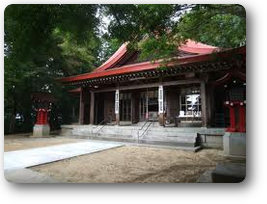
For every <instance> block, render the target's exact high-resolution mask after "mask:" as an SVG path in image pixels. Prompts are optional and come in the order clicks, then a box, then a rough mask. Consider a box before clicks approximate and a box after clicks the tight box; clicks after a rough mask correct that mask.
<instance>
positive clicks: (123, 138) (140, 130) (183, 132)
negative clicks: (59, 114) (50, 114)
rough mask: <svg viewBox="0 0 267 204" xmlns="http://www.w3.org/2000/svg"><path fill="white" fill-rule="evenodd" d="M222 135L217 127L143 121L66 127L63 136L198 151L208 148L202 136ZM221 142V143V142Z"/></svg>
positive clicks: (63, 129)
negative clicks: (119, 124)
mask: <svg viewBox="0 0 267 204" xmlns="http://www.w3.org/2000/svg"><path fill="white" fill-rule="evenodd" d="M223 132H224V130H223V129H218V128H210V129H207V128H199V127H195V128H181V127H179V128H178V127H162V126H159V125H158V123H156V122H142V123H138V124H135V125H129V126H118V125H98V126H97V125H69V126H68V125H64V126H62V134H61V135H65V136H69V137H72V138H81V139H95V140H110V141H119V142H131V143H138V144H146V145H160V146H172V147H179V148H185V149H191V150H197V149H198V148H200V147H201V146H203V145H204V146H206V145H205V144H203V141H206V140H207V139H205V140H204V139H203V135H201V134H222V135H223ZM211 139H212V138H211ZM217 139H218V137H215V138H214V139H213V140H215V142H217ZM220 139H222V138H220ZM209 140H210V139H209ZM209 140H208V141H209ZM221 141H222V140H219V143H221ZM211 142H213V141H211Z"/></svg>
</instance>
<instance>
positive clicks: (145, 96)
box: [139, 89, 159, 121]
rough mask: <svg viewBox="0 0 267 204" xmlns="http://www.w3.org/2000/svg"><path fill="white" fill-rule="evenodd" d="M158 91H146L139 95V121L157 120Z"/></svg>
mask: <svg viewBox="0 0 267 204" xmlns="http://www.w3.org/2000/svg"><path fill="white" fill-rule="evenodd" d="M158 109H159V105H158V90H156V89H154V90H146V91H143V92H141V93H140V99H139V120H140V121H146V120H150V121H156V120H158Z"/></svg>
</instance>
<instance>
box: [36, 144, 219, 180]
mask: <svg viewBox="0 0 267 204" xmlns="http://www.w3.org/2000/svg"><path fill="white" fill-rule="evenodd" d="M219 152H220V151H219V150H214V149H208V150H201V151H199V152H197V153H193V152H189V151H183V150H174V149H162V148H151V147H138V146H124V147H120V148H116V149H111V150H107V151H103V152H99V153H95V154H89V155H84V156H79V157H76V158H72V159H67V160H63V161H59V162H55V163H51V164H46V165H41V166H37V167H33V168H31V169H32V170H34V171H38V172H40V173H45V174H47V175H49V176H51V177H53V178H54V179H56V180H60V181H62V182H70V183H188V182H195V181H196V180H197V179H198V178H199V176H200V175H201V174H202V173H203V172H204V171H205V170H208V169H214V168H215V166H216V164H217V162H218V161H222V160H223V158H222V157H221V156H219Z"/></svg>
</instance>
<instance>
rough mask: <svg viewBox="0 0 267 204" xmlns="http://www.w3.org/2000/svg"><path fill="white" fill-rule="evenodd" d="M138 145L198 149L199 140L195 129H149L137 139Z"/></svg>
mask: <svg viewBox="0 0 267 204" xmlns="http://www.w3.org/2000/svg"><path fill="white" fill-rule="evenodd" d="M139 142H140V143H146V144H156V145H168V146H180V147H191V148H194V147H200V146H201V140H200V137H199V135H198V132H197V131H195V129H193V130H190V131H189V129H188V128H166V127H165V128H164V127H153V126H152V127H150V128H149V130H148V131H147V132H146V133H145V134H144V135H143V136H142V137H140V138H139Z"/></svg>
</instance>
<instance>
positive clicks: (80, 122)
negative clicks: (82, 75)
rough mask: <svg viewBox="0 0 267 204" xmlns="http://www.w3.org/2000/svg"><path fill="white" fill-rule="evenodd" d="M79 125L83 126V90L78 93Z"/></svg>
mask: <svg viewBox="0 0 267 204" xmlns="http://www.w3.org/2000/svg"><path fill="white" fill-rule="evenodd" d="M79 124H80V125H82V124H84V88H81V92H80V110H79Z"/></svg>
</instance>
